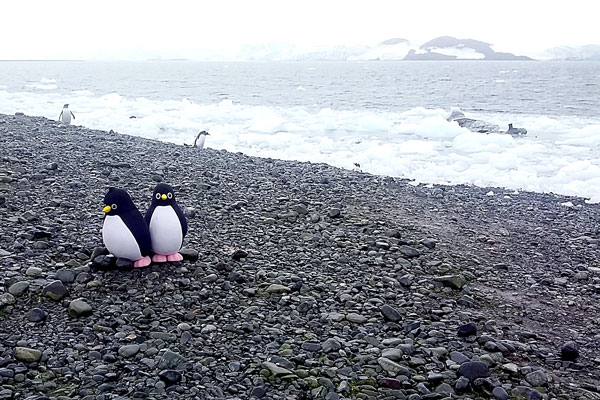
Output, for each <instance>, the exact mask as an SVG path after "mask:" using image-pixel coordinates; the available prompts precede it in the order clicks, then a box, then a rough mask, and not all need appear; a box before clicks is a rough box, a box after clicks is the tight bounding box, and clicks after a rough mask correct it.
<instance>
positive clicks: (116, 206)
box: [102, 187, 135, 215]
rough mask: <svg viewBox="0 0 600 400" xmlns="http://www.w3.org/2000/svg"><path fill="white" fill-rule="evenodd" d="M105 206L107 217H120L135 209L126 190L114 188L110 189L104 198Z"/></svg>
mask: <svg viewBox="0 0 600 400" xmlns="http://www.w3.org/2000/svg"><path fill="white" fill-rule="evenodd" d="M104 204H106V206H105V207H104V208H103V209H102V211H104V212H105V214H106V215H119V214H122V213H124V212H126V211H130V210H132V209H134V208H135V205H134V204H133V200H131V197H129V194H128V193H127V192H126V191H125V190H123V189H116V188H112V187H111V188H109V189H108V193H106V196H104Z"/></svg>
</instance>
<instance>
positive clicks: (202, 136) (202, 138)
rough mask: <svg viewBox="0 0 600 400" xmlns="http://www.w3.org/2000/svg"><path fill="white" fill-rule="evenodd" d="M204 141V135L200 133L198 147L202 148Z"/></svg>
mask: <svg viewBox="0 0 600 400" xmlns="http://www.w3.org/2000/svg"><path fill="white" fill-rule="evenodd" d="M205 141H206V135H200V138H198V144H197V146H198V148H200V149H203V148H204V142H205Z"/></svg>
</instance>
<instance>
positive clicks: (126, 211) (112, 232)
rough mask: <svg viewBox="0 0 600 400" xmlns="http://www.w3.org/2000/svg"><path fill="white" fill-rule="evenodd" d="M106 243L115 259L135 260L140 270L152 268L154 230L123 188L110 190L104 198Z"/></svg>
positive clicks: (103, 238)
mask: <svg viewBox="0 0 600 400" xmlns="http://www.w3.org/2000/svg"><path fill="white" fill-rule="evenodd" d="M104 204H106V206H105V207H104V209H103V210H102V211H104V213H105V214H104V224H103V225H102V240H103V241H104V245H105V246H106V248H107V249H108V251H109V252H110V253H111V254H112V255H114V256H115V257H120V258H127V259H129V260H131V261H133V262H134V263H133V266H134V267H136V268H140V267H147V266H148V265H150V262H151V260H150V257H149V254H150V252H151V248H152V242H151V239H150V231H149V230H148V225H147V224H146V221H144V217H143V216H142V213H141V212H140V211H139V210H138V209H137V208H136V207H135V204H133V201H132V200H131V197H129V194H128V193H127V192H126V191H125V190H123V189H115V188H110V189H108V193H106V196H104Z"/></svg>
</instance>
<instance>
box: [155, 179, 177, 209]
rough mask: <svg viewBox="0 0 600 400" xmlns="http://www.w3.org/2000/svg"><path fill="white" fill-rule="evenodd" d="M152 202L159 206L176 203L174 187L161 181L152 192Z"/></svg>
mask: <svg viewBox="0 0 600 400" xmlns="http://www.w3.org/2000/svg"><path fill="white" fill-rule="evenodd" d="M152 202H153V203H154V204H155V205H157V206H166V205H170V204H173V203H175V193H173V188H172V187H171V186H169V185H167V184H166V183H159V184H158V185H156V187H155V188H154V193H152Z"/></svg>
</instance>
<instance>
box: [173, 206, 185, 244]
mask: <svg viewBox="0 0 600 400" xmlns="http://www.w3.org/2000/svg"><path fill="white" fill-rule="evenodd" d="M173 208H174V209H175V213H176V214H177V217H178V218H179V223H180V224H181V235H182V236H181V238H182V239H183V238H184V237H185V234H186V233H187V220H186V219H185V215H183V211H181V208H179V205H177V203H175V204H173Z"/></svg>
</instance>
